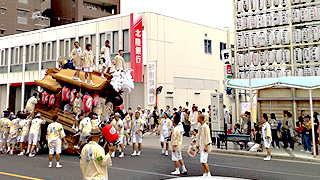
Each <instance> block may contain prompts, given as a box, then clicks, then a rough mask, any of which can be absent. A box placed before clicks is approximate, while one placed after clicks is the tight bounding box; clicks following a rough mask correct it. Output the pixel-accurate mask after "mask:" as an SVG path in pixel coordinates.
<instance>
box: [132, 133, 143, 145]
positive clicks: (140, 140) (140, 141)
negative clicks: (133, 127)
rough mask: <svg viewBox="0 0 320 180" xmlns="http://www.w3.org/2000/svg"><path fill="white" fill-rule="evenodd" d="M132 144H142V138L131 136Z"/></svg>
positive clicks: (136, 135) (135, 135)
mask: <svg viewBox="0 0 320 180" xmlns="http://www.w3.org/2000/svg"><path fill="white" fill-rule="evenodd" d="M132 143H139V144H140V143H142V138H141V137H140V136H139V135H138V134H134V135H132Z"/></svg>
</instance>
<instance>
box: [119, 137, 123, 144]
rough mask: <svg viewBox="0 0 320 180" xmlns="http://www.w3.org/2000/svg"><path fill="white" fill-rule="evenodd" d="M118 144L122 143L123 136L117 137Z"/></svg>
mask: <svg viewBox="0 0 320 180" xmlns="http://www.w3.org/2000/svg"><path fill="white" fill-rule="evenodd" d="M118 141H119V144H123V136H121V137H119V138H118Z"/></svg>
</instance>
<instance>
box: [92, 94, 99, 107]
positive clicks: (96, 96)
mask: <svg viewBox="0 0 320 180" xmlns="http://www.w3.org/2000/svg"><path fill="white" fill-rule="evenodd" d="M98 100H99V95H98V94H96V95H94V97H93V105H94V106H97V105H98Z"/></svg>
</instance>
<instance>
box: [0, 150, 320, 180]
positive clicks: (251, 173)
mask: <svg viewBox="0 0 320 180" xmlns="http://www.w3.org/2000/svg"><path fill="white" fill-rule="evenodd" d="M131 152H132V148H131V146H127V148H126V150H125V153H126V156H125V158H122V159H120V158H117V157H116V158H114V159H113V166H112V167H109V168H108V173H109V179H111V180H112V179H117V180H118V179H119V180H121V179H139V180H140V179H170V178H174V177H175V176H171V175H170V172H171V171H173V170H174V165H173V162H172V161H171V156H170V155H169V157H165V156H164V155H162V154H161V150H159V149H154V148H143V149H142V155H141V156H140V157H131V156H130V153H131ZM47 158H48V157H47V155H46V154H44V155H37V156H36V157H34V158H29V157H26V156H24V157H17V156H16V155H14V156H9V155H6V154H0V179H1V180H7V179H8V180H9V179H10V180H11V179H21V177H13V175H22V176H28V177H33V178H40V179H54V180H55V179H57V180H64V179H66V180H73V179H74V180H79V179H82V175H81V171H80V166H79V158H78V157H77V156H67V155H62V157H61V161H60V162H61V163H62V165H63V168H61V169H57V168H55V161H54V164H53V165H54V168H51V169H49V168H47V165H48V164H47V163H48V159H47ZM183 159H184V161H185V164H186V167H187V169H188V175H187V176H201V175H202V168H201V166H200V164H199V155H197V156H196V157H194V158H191V157H190V156H188V155H187V153H186V152H183ZM209 167H210V171H211V174H212V175H214V176H226V177H238V178H245V179H266V180H270V179H288V180H294V179H297V180H301V179H303V180H308V179H310V180H311V179H312V180H314V179H320V168H319V167H320V165H319V164H316V163H306V162H296V161H286V160H276V159H273V160H271V161H269V162H265V161H263V160H262V159H261V157H248V156H239V155H229V154H214V153H213V154H210V155H209ZM4 173H10V175H4ZM22 179H23V178H22Z"/></svg>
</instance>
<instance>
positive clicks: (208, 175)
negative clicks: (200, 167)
mask: <svg viewBox="0 0 320 180" xmlns="http://www.w3.org/2000/svg"><path fill="white" fill-rule="evenodd" d="M202 177H211V173H210V172H208V173H203V176H202Z"/></svg>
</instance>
